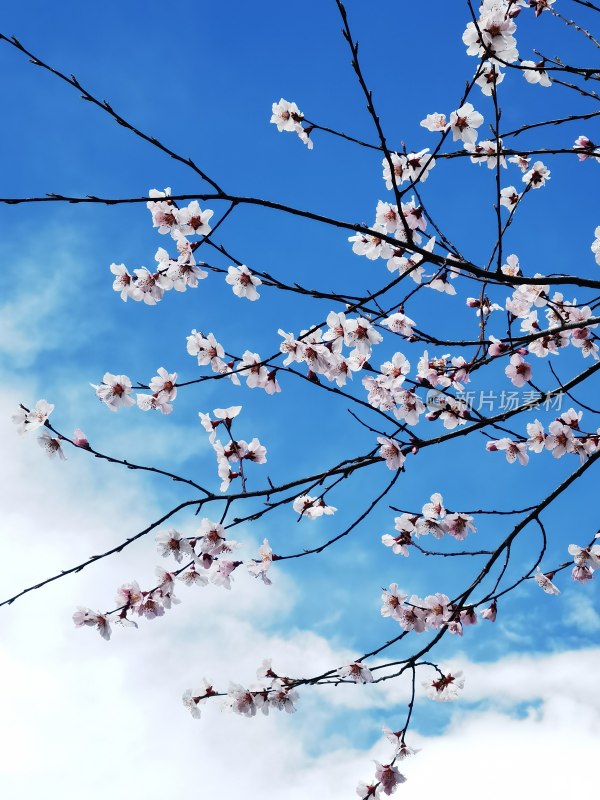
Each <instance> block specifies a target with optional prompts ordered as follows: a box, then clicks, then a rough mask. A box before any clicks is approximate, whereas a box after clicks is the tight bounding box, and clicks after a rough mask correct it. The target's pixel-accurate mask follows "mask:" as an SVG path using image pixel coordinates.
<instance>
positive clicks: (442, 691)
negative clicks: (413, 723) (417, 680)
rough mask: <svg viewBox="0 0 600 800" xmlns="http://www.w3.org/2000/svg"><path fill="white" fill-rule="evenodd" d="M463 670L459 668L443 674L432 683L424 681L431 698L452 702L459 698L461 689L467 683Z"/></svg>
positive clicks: (441, 701) (428, 695)
mask: <svg viewBox="0 0 600 800" xmlns="http://www.w3.org/2000/svg"><path fill="white" fill-rule="evenodd" d="M461 675H462V671H461V670H458V671H456V672H454V674H452V673H450V672H449V673H448V674H442V675H441V676H440V677H439V678H437V679H436V680H434V681H431V682H430V683H427V682H425V683H423V686H424V687H425V689H426V692H427V697H429V699H430V700H437V701H438V702H440V703H446V702H451V701H452V700H456V699H457V698H458V695H459V692H460V690H461V689H462V688H463V687H464V685H465V679H464V678H462V677H461Z"/></svg>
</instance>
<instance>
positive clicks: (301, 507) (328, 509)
mask: <svg viewBox="0 0 600 800" xmlns="http://www.w3.org/2000/svg"><path fill="white" fill-rule="evenodd" d="M292 508H293V509H294V511H295V512H296V513H297V514H300V516H301V517H306V518H307V519H313V520H314V519H318V517H322V516H323V515H324V514H325V515H327V516H331V515H332V514H335V512H336V511H337V508H335V506H329V505H327V503H325V501H324V500H323V498H322V497H311V496H310V495H308V494H301V495H299V496H298V497H297V498H296V499H295V500H294V502H293V503H292Z"/></svg>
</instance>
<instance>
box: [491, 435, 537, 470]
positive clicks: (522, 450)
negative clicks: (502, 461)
mask: <svg viewBox="0 0 600 800" xmlns="http://www.w3.org/2000/svg"><path fill="white" fill-rule="evenodd" d="M486 449H487V450H489V451H490V452H492V453H493V452H495V451H496V450H502V451H504V452H505V453H506V460H507V461H508V463H509V464H514V462H515V461H517V460H518V462H519V464H522V465H523V466H526V465H527V463H528V462H529V456H528V455H527V451H526V442H513V441H511V440H510V439H508V438H503V439H498V440H497V441H491V442H488V443H487V444H486Z"/></svg>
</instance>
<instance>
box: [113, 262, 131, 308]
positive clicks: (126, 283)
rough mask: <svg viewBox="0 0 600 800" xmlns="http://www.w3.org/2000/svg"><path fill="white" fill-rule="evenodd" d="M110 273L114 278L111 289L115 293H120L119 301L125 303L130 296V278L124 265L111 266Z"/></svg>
mask: <svg viewBox="0 0 600 800" xmlns="http://www.w3.org/2000/svg"><path fill="white" fill-rule="evenodd" d="M110 271H111V272H112V274H113V275H114V276H115V279H114V281H113V287H112V288H113V289H114V290H115V292H119V293H120V295H121V300H123V301H124V302H127V298H128V297H130V295H131V289H132V280H133V278H132V276H131V275H130V274H129V272H128V271H127V267H126V266H125V264H111V265H110Z"/></svg>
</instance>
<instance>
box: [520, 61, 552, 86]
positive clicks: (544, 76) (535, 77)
mask: <svg viewBox="0 0 600 800" xmlns="http://www.w3.org/2000/svg"><path fill="white" fill-rule="evenodd" d="M521 67H524V69H523V77H524V78H525V80H526V81H527V83H537V84H538V85H539V86H552V81H551V80H550V76H549V75H548V73H547V72H546V70H545V69H544V62H543V61H540V62H539V63H538V64H536V63H535V62H533V61H521Z"/></svg>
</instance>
